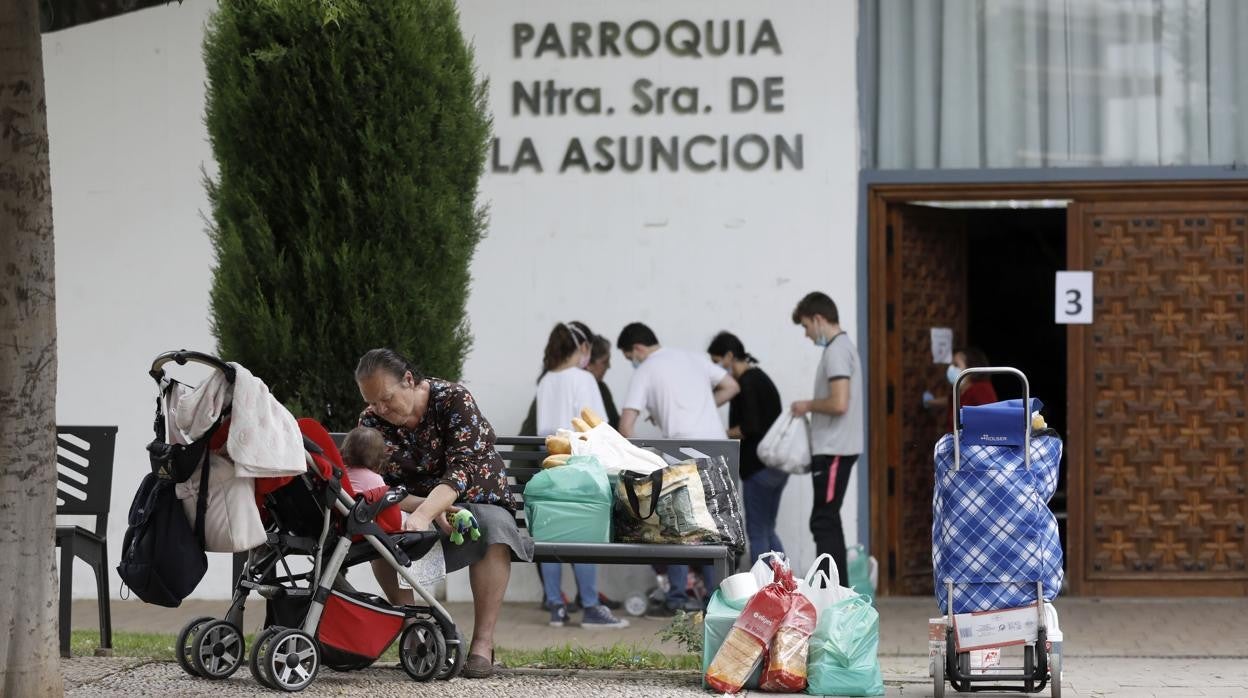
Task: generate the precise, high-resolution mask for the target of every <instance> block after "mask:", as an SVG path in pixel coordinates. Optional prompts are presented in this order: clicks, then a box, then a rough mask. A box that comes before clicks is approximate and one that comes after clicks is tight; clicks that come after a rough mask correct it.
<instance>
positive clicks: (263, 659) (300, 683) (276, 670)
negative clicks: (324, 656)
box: [256, 628, 321, 691]
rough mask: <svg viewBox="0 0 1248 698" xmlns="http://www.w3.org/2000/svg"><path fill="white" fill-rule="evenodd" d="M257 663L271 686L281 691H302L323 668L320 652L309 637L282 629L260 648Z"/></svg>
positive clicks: (289, 629)
mask: <svg viewBox="0 0 1248 698" xmlns="http://www.w3.org/2000/svg"><path fill="white" fill-rule="evenodd" d="M256 661H257V662H258V663H260V665H261V667H260V670H261V671H262V672H263V673H264V675H265V676H267V677H268V679H269V682H270V684H269V685H271V686H272V687H274V688H276V689H278V690H281V691H302V690H303V689H305V688H307V687H308V684H310V683H312V679H314V678H316V672H317V671H319V670H320V668H321V652H320V648H319V647H318V646H317V644H316V640H313V639H312V637H311V636H310V635H308V634H307V633H305V632H303V631H302V630H299V629H296V628H283V629H281V630H280V631H278V632H277V633H276V634H274V635H273V637H272V638H270V639H269V642H268V646H267V647H261V648H260V652H259V655H258V656H257V657H256Z"/></svg>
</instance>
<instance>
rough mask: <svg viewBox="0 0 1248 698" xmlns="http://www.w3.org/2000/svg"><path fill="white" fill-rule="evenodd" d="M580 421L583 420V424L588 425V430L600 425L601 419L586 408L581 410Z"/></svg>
mask: <svg viewBox="0 0 1248 698" xmlns="http://www.w3.org/2000/svg"><path fill="white" fill-rule="evenodd" d="M581 419H583V420H585V423H586V424H588V425H589V428H590V429H593V428H594V427H596V426H598V425H599V424H602V417H599V416H598V413H597V412H595V411H593V410H591V409H590V408H588V407H586V408H585V409H583V410H581Z"/></svg>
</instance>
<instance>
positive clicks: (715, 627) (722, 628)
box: [702, 589, 763, 689]
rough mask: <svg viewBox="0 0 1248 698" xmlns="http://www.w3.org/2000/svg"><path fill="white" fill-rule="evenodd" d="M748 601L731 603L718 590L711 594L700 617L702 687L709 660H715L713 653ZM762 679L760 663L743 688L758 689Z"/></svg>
mask: <svg viewBox="0 0 1248 698" xmlns="http://www.w3.org/2000/svg"><path fill="white" fill-rule="evenodd" d="M747 601H749V599H741V601H740V602H732V601H729V600H728V599H725V598H724V595H723V594H721V593H719V589H716V590H715V593H714V594H711V600H710V602H709V603H708V604H707V606H706V614H705V615H704V616H703V617H702V687H703V688H705V687H706V670H707V668H708V667H710V666H711V660H713V659H715V653H716V652H718V651H719V647H720V645H723V644H724V640H725V639H727V638H728V631H729V630H732V624H733V623H736V622H737V617H738V616H740V615H741V609H743V608H745V604H746V602H747ZM762 677H763V665H762V664H761V663H760V664H759V665H758V667H756V668H755V669H754V672H753V673H752V674H750V678H749V679H746V682H745V688H754V689H756V688H758V683H759V681H761V680H762Z"/></svg>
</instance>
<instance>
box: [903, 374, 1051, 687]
mask: <svg viewBox="0 0 1248 698" xmlns="http://www.w3.org/2000/svg"><path fill="white" fill-rule="evenodd" d="M977 374H978V375H983V374H1010V375H1013V376H1015V377H1017V378H1018V379H1019V381H1020V382H1021V383H1022V387H1023V399H1022V400H1007V401H1004V402H997V403H993V404H991V405H979V406H974V407H970V406H968V407H963V408H961V409H959V405H958V395H959V393H960V388H961V386H962V383H963V382H964V381H966V380H967V379H968V378H970V377H971V376H974V375H977ZM953 401H954V402H953V407H954V415H955V416H956V420H957V422H956V425H955V428H954V431H953V433H952V434H946V435H945V436H944V437H942V438H941V439H940V441H939V442H937V444H936V451H935V461H936V486H935V488H934V491H933V495H932V567H933V569H934V574H935V587H936V600H937V603H938V604H939V606H940V612H941V613H942V614H943V618H940V619H934V620H933V622H932V623H931V627H929V633H928V639H929V644H930V646H929V655H930V657H931V660H932V661H931V673H932V678H933V682H934V686H935V696H936V697H937V698H940V697H941V696H943V695H944V687H945V682H946V679H947V680H948V682H949V684H950V685H952V686H953V687H954V689H955V690H957V691H977V690H991V691H1001V690H1016V691H1023V692H1027V693H1031V692H1036V691H1042V690H1044V688H1045V684H1046V683H1051V692H1052V695H1053V696H1054V698H1059V697H1060V695H1061V679H1060V677H1061V650H1062V636H1061V631H1060V629H1058V627H1057V613H1056V611H1055V610H1054V609H1053V607H1052V604H1051V603H1049V602H1051V601H1053V599H1054V598H1056V597H1057V593H1058V591H1059V590H1060V589H1061V586H1062V547H1061V542H1060V540H1059V538H1058V533H1057V519H1056V517H1054V515H1053V512H1052V511H1050V510H1049V507H1048V502H1049V499H1050V498H1051V497H1052V496H1053V493H1054V491H1055V490H1056V489H1057V478H1058V466H1059V464H1060V462H1061V459H1062V440H1061V438H1060V437H1059V436H1058V435H1057V433H1056V432H1054V431H1052V430H1049V429H1040V430H1038V431H1035V430H1033V427H1032V419H1033V413H1034V412H1037V411H1038V410H1039V409H1040V408H1041V407H1042V404H1041V403H1040V401H1039V400H1033V399H1032V398H1031V390H1030V386H1029V385H1028V383H1027V377H1026V376H1024V375H1023V373H1022V372H1021V371H1019V370H1018V369H1014V368H972V369H967V370H966V371H963V372H962V373H961V375H959V376H958V378H957V380H956V381H955V383H954V386H953ZM937 621H939V622H937ZM1010 645H1021V646H1022V655H1023V656H1022V663H1023V666H1021V667H1000V666H997V665H996V662H995V661H994V662H993V663H991V664H989V663H988V662H987V661H986V660H985V657H987V656H992V657H994V658H995V657H999V655H1000V649H1001V648H1002V647H1005V646H1010ZM972 652H975V653H976V655H975V657H976V658H977V659H978V660H979V665H978V666H973V665H972ZM994 653H995V654H994ZM1050 677H1053V679H1054V680H1052V681H1050V680H1049V679H1050Z"/></svg>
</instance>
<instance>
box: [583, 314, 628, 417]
mask: <svg viewBox="0 0 1248 698" xmlns="http://www.w3.org/2000/svg"><path fill="white" fill-rule="evenodd" d="M609 368H611V342H610V341H609V340H608V339H607V338H606V337H603V336H602V335H600V334H596V335H594V339H593V341H592V342H591V343H590V345H589V366H586V367H585V370H587V371H589V372H590V373H592V374H594V378H597V379H598V392H600V393H602V406H603V408H605V409H606V411H607V413H606V414H605V415H603V416H604V417H606V419H607V424H610V425H611V428H612V429H619V428H620V411H619V410H617V409H615V400H614V399H613V398H612V397H611V389H610V388H608V387H607V384H606V383H603V382H602V378H603V376H605V375H607V369H609Z"/></svg>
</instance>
